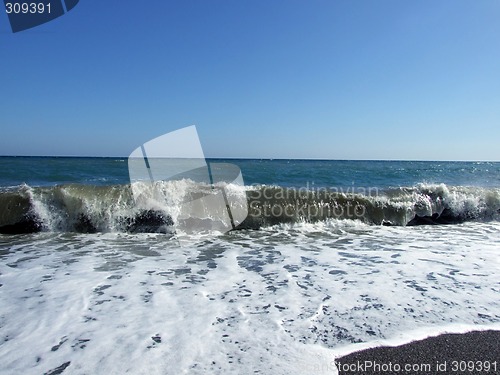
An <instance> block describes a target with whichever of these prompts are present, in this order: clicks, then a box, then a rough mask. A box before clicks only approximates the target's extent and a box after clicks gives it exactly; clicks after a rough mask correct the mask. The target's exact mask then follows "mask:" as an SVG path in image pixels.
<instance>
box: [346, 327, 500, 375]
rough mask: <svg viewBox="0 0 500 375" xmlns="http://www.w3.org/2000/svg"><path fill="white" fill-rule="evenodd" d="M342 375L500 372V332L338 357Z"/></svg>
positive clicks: (442, 337)
mask: <svg viewBox="0 0 500 375" xmlns="http://www.w3.org/2000/svg"><path fill="white" fill-rule="evenodd" d="M337 367H338V368H339V373H340V374H342V375H354V374H384V375H392V374H405V375H410V374H415V375H424V374H425V375H428V374H454V375H458V374H497V375H498V374H500V331H474V332H468V333H464V334H443V335H440V336H436V337H430V338H427V339H424V340H420V341H414V342H412V343H409V344H405V345H401V346H396V347H378V348H372V349H367V350H362V351H359V352H355V353H351V354H349V355H346V356H344V357H340V358H338V359H337Z"/></svg>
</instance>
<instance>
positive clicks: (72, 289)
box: [0, 157, 500, 375]
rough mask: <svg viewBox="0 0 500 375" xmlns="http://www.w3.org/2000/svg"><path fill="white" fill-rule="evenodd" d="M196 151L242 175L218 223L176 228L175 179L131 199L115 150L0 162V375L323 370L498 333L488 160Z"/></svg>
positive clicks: (497, 208)
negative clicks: (140, 199)
mask: <svg viewBox="0 0 500 375" xmlns="http://www.w3.org/2000/svg"><path fill="white" fill-rule="evenodd" d="M207 162H208V164H209V165H210V164H213V165H216V164H219V165H220V164H224V163H225V164H232V165H235V166H237V167H238V168H239V170H240V171H241V177H242V181H243V182H244V184H243V185H241V184H238V185H235V184H233V183H232V182H231V181H229V182H225V183H219V186H218V187H219V188H222V189H225V191H226V193H227V195H228V196H229V198H231V197H234V196H238V197H242V196H243V197H244V198H245V202H246V203H247V207H246V210H247V213H248V215H247V217H246V218H245V219H244V220H243V221H240V222H237V223H233V224H235V225H234V228H233V229H231V230H228V231H220V230H219V231H218V230H211V229H210V228H211V227H210V225H211V223H212V222H213V221H214V220H215V219H214V218H213V217H211V216H210V212H208V213H207V215H206V217H204V218H203V222H204V223H205V224H207V223H208V226H204V227H203V228H202V229H200V230H199V231H198V232H197V231H191V232H190V233H182V228H181V227H180V226H179V225H178V223H180V216H179V207H178V205H179V202H182V201H183V200H182V199H183V197H185V196H186V194H192V193H193V192H199V191H201V190H203V189H205V190H204V191H205V194H210V190H208V193H206V192H207V187H206V186H201V185H200V183H197V182H194V181H191V180H189V179H185V178H184V179H180V180H170V181H156V182H155V184H154V187H155V189H157V190H159V191H160V194H153V193H151V196H150V198H151V199H149V200H146V202H147V204H141V205H139V204H138V203H137V201H136V200H135V199H134V194H133V191H134V188H142V191H143V193H144V194H147V192H148V191H149V190H147V189H145V188H144V186H142V185H141V184H142V182H140V181H133V182H132V183H131V182H130V176H129V169H128V160H127V159H126V158H69V157H68V158H67V157H1V158H0V372H1V373H2V374H52V375H53V374H60V373H63V374H125V373H130V374H300V375H305V374H335V373H337V368H336V359H337V358H339V357H340V356H342V355H345V354H348V353H351V352H353V351H356V350H360V349H364V348H368V347H376V346H380V345H399V344H403V343H406V342H409V341H412V340H415V339H422V338H425V337H429V336H435V335H438V334H441V333H444V332H467V331H470V330H486V329H500V277H499V270H500V163H498V162H497V163H494V162H443V161H346V160H260V159H254V160H253V159H252V160H250V159H226V160H222V159H208V161H207ZM144 184H146V183H145V182H144ZM153 198H154V199H153ZM148 204H149V206H148ZM181 238H182V241H180V239H181Z"/></svg>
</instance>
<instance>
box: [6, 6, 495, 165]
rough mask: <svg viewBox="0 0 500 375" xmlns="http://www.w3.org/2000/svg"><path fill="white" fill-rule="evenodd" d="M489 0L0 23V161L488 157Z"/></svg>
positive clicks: (491, 93)
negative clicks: (175, 156) (194, 136)
mask: <svg viewBox="0 0 500 375" xmlns="http://www.w3.org/2000/svg"><path fill="white" fill-rule="evenodd" d="M499 19H500V2H498V1H497V0H480V1H461V0H446V1H434V0H433V1H418V2H416V1H415V2H409V1H400V0H394V1H387V0H379V1H371V0H356V1H347V0H342V1H340V0H339V1H334V0H329V1H326V0H325V1H319V0H318V1H317V0H311V1H304V0H300V1H296V0H286V1H280V0H273V1H268V0H266V1H263V0H262V1H261V0H197V1H194V0H182V1H165V0H161V1H160V0H148V1H140V2H138V1H129V0H105V1H102V0H81V1H80V3H79V4H78V5H77V6H76V7H75V8H74V9H73V10H72V11H70V12H69V13H67V14H66V15H64V16H62V17H60V18H58V19H56V20H54V21H52V22H49V23H47V24H44V25H41V26H39V27H36V28H33V29H30V30H26V31H23V32H19V33H15V34H13V33H12V32H11V30H10V26H9V24H8V19H7V16H6V15H5V14H4V15H3V16H0V45H1V50H0V51H1V52H0V56H1V59H0V68H1V69H0V127H1V128H0V129H1V133H2V135H1V137H0V154H2V155H75V156H128V155H129V153H130V152H132V150H134V149H135V148H136V147H138V146H139V145H140V144H141V143H143V142H146V141H148V140H150V139H152V138H155V137H157V136H159V135H162V134H164V133H167V132H169V131H172V130H175V129H178V128H182V127H184V126H188V125H192V124H195V125H196V126H197V128H198V133H199V135H200V138H201V142H202V145H203V148H204V151H205V154H206V155H207V156H209V157H245V158H247V157H249V158H322V159H422V160H497V161H498V160H500V147H499V146H498V144H499V141H500V22H498V20H499Z"/></svg>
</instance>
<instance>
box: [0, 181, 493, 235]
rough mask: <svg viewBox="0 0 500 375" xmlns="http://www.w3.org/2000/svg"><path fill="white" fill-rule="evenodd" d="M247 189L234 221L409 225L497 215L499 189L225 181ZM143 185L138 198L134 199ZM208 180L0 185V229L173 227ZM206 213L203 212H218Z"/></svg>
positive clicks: (231, 189)
mask: <svg viewBox="0 0 500 375" xmlns="http://www.w3.org/2000/svg"><path fill="white" fill-rule="evenodd" d="M224 188H225V189H226V191H227V192H228V193H229V194H246V198H247V202H248V216H247V218H246V219H245V220H244V221H243V222H242V223H240V224H239V225H238V226H237V227H236V229H259V228H262V227H269V226H273V225H276V224H287V223H300V222H305V223H316V222H323V221H325V220H329V219H341V220H359V221H361V222H363V223H366V224H370V225H395V226H411V225H426V224H455V223H462V222H465V221H490V220H498V219H499V218H500V189H498V188H480V187H468V186H448V185H445V184H418V185H416V186H412V187H398V188H393V189H384V190H379V189H375V188H373V189H369V190H366V191H359V190H352V191H349V190H335V189H333V190H332V189H321V188H318V189H311V188H308V189H296V188H285V187H280V186H247V187H242V186H236V185H230V184H229V185H224ZM137 191H140V192H141V194H140V198H141V199H139V200H138V199H137V196H136V199H134V192H137ZM211 191H212V187H211V186H207V185H202V184H197V183H194V182H192V181H189V180H180V181H169V182H156V183H155V184H154V185H152V184H148V183H143V182H134V183H133V184H132V185H130V184H127V185H110V186H97V185H83V184H70V185H58V186H51V187H31V186H29V185H21V186H16V187H10V188H3V189H2V190H0V233H4V234H19V233H31V232H38V231H56V232H82V233H92V232H132V233H136V232H163V233H173V232H174V231H175V223H176V219H177V216H178V215H179V206H180V204H181V203H182V202H183V201H185V199H186V197H189V196H192V194H193V192H194V193H196V194H200V193H201V194H210V193H211ZM207 215H208V216H207V217H205V218H203V219H204V220H208V221H210V220H216V218H211V217H210V215H209V213H208V214H207Z"/></svg>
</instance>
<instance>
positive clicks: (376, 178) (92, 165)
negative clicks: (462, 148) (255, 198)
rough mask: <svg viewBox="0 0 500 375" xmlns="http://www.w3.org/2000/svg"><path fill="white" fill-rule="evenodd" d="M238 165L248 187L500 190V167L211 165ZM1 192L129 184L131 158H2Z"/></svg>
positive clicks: (300, 162) (467, 164)
mask: <svg viewBox="0 0 500 375" xmlns="http://www.w3.org/2000/svg"><path fill="white" fill-rule="evenodd" d="M208 161H209V162H227V163H233V164H236V165H238V166H239V167H240V168H241V170H242V173H243V177H244V180H245V183H246V184H247V185H254V184H264V185H279V186H284V187H297V188H299V187H306V186H312V185H313V184H314V185H315V186H317V187H337V188H348V187H352V186H355V187H374V186H375V187H379V188H387V187H400V186H407V187H408V186H414V185H416V184H418V183H428V184H440V183H444V184H447V185H454V186H458V185H462V186H481V187H498V186H500V162H496V163H494V162H442V161H439V162H429V161H349V160H268V159H208ZM0 172H1V173H0V186H4V187H5V186H17V185H20V184H23V183H25V184H28V185H30V186H47V185H49V186H50V185H55V184H70V183H78V184H88V185H112V184H126V183H128V182H129V175H128V169H127V159H126V158H69V157H57V158H54V157H0Z"/></svg>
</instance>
